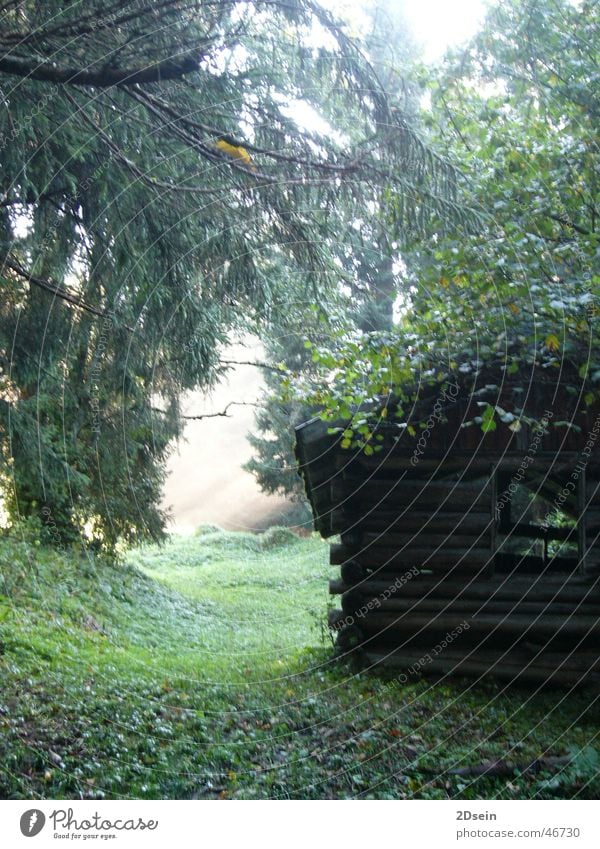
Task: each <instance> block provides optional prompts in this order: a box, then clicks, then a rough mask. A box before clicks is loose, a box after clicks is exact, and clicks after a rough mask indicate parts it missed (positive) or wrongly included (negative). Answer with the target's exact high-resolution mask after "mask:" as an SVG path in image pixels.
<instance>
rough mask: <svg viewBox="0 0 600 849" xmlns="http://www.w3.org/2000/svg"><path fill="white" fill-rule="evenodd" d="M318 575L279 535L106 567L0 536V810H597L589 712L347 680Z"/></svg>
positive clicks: (598, 717) (198, 545)
mask: <svg viewBox="0 0 600 849" xmlns="http://www.w3.org/2000/svg"><path fill="white" fill-rule="evenodd" d="M328 573H329V567H328V565H327V547H326V546H325V545H324V544H323V543H322V542H321V541H320V540H319V539H316V538H310V539H298V538H297V537H294V536H293V535H291V534H290V533H289V532H288V531H284V530H280V529H272V530H270V531H267V532H266V533H265V534H262V535H252V534H242V533H225V532H223V531H220V530H219V529H215V528H211V527H207V528H204V529H202V532H201V533H199V534H198V535H197V536H194V537H190V538H186V539H182V538H176V539H174V540H173V541H172V542H171V543H170V544H168V545H167V546H165V547H163V548H146V549H143V550H138V551H133V552H130V553H129V555H128V556H127V558H126V561H125V562H124V563H121V564H116V565H111V564H109V563H106V562H103V561H101V560H95V559H93V558H89V557H85V556H77V555H75V554H71V553H65V552H57V551H53V550H50V549H48V548H44V547H43V546H39V545H36V540H35V539H34V538H32V537H31V534H30V535H29V538H28V539H19V538H17V537H14V538H4V539H2V540H1V541H0V682H1V683H0V687H1V689H0V797H2V798H139V797H141V798H270V797H274V798H287V797H292V798H351V797H355V796H360V797H367V798H404V797H406V798H448V797H460V798H497V797H508V798H530V797H538V798H556V797H558V798H563V797H570V796H577V797H579V798H595V797H597V795H598V793H599V791H600V786H599V783H598V777H597V772H598V756H597V753H596V751H595V749H596V748H598V742H597V740H598V731H599V729H600V710H599V706H598V700H597V698H595V697H594V696H593V695H592V696H591V695H590V694H586V693H579V694H576V695H568V694H565V693H560V692H554V693H553V692H549V693H544V694H537V695H531V694H528V693H525V692H523V691H516V690H513V691H510V692H501V691H499V690H497V689H496V688H495V687H494V685H492V684H486V685H485V686H474V685H473V684H470V683H465V682H460V681H456V682H453V683H448V682H439V683H432V682H427V681H420V682H411V683H408V684H401V683H400V682H399V681H398V680H396V679H394V678H389V677H388V678H385V677H379V676H374V675H368V674H365V673H359V672H358V671H357V670H356V669H354V668H350V667H349V666H348V665H344V664H341V663H340V662H339V661H334V659H333V656H332V650H331V643H330V641H329V638H328V636H327V634H326V633H325V632H324V631H323V628H322V624H321V623H322V622H323V620H324V618H325V612H326V606H327V576H328ZM569 751H571V752H578V753H579V754H577V756H576V759H575V762H574V763H573V764H572V765H571V766H569V767H567V768H565V769H563V770H562V771H560V772H558V773H556V774H553V775H548V776H545V775H543V774H542V775H536V774H531V773H526V774H524V775H518V774H517V775H515V777H514V778H510V780H507V778H506V777H496V778H493V777H485V776H484V777H471V778H468V777H464V776H462V777H461V776H457V775H453V774H451V773H450V770H452V769H456V768H460V767H463V766H465V765H470V764H477V763H480V762H481V761H482V760H486V759H497V758H506V759H509V760H514V761H515V762H516V763H517V764H523V763H527V762H529V761H530V760H531V759H533V758H535V757H538V756H539V755H540V754H543V753H547V754H550V755H558V756H561V755H565V754H566V753H568V752H569Z"/></svg>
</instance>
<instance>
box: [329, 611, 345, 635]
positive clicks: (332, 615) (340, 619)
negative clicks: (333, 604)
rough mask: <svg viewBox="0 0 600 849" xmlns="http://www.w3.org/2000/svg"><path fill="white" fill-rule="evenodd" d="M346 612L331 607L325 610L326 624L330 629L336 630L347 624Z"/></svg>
mask: <svg viewBox="0 0 600 849" xmlns="http://www.w3.org/2000/svg"><path fill="white" fill-rule="evenodd" d="M346 620H347V614H346V613H344V611H343V610H339V609H331V610H328V611H327V625H328V627H329V628H331V630H332V631H338V630H339V629H340V628H343V627H344V625H346V624H347V621H346Z"/></svg>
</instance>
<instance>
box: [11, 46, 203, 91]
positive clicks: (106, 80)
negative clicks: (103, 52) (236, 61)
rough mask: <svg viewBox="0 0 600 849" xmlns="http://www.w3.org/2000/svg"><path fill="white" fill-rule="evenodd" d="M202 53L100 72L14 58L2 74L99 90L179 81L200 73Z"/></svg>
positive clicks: (106, 69) (196, 52)
mask: <svg viewBox="0 0 600 849" xmlns="http://www.w3.org/2000/svg"><path fill="white" fill-rule="evenodd" d="M201 59H202V54H201V52H200V51H199V50H193V51H190V52H189V53H187V54H185V55H183V56H182V57H181V59H180V60H178V61H176V60H173V59H163V60H162V61H161V62H154V63H152V64H150V65H147V66H146V67H139V68H101V69H99V70H97V71H92V70H89V69H88V68H58V67H56V66H55V65H53V64H51V63H50V62H41V63H38V64H36V63H34V62H30V61H27V60H25V59H20V58H17V57H11V56H6V55H5V56H2V57H0V71H2V72H4V73H5V74H11V75H13V76H17V77H27V78H29V79H32V80H41V81H42V82H46V83H54V84H55V85H64V84H68V85H90V86H96V87H97V88H110V87H112V86H117V85H126V86H129V85H134V84H138V85H144V84H147V83H158V82H162V81H164V80H176V79H180V78H181V77H183V76H185V74H190V73H192V72H193V71H197V70H198V68H199V66H200V61H201Z"/></svg>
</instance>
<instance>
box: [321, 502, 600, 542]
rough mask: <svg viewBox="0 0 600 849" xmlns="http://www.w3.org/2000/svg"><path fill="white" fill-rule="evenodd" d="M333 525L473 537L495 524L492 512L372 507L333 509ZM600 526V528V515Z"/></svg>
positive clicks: (340, 529) (341, 528)
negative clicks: (451, 532)
mask: <svg viewBox="0 0 600 849" xmlns="http://www.w3.org/2000/svg"><path fill="white" fill-rule="evenodd" d="M331 524H332V527H335V528H336V530H337V533H342V532H351V531H358V532H363V533H364V532H366V533H373V532H377V531H381V530H384V531H389V532H392V533H403V534H405V533H411V532H413V531H420V530H423V531H427V532H428V533H445V532H447V530H448V529H449V528H452V529H454V530H455V531H456V532H457V533H458V532H460V533H461V534H468V535H469V536H473V535H477V534H479V533H481V532H482V531H485V530H487V529H488V528H489V527H490V526H491V524H492V518H491V514H490V511H489V510H488V511H487V512H473V511H471V512H465V513H456V512H454V513H448V512H444V513H441V512H439V511H433V512H432V511H431V510H426V511H421V510H412V509H409V508H407V509H403V510H396V511H390V510H385V509H383V510H382V509H379V508H375V509H371V508H369V509H367V510H366V511H364V512H360V511H356V510H346V509H345V508H337V509H335V510H332V513H331ZM598 525H599V527H600V514H599V515H598Z"/></svg>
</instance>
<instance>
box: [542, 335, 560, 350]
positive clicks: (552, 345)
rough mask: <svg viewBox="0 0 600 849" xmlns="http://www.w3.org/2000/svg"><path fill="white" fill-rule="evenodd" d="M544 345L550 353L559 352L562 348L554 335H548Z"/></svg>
mask: <svg viewBox="0 0 600 849" xmlns="http://www.w3.org/2000/svg"><path fill="white" fill-rule="evenodd" d="M544 345H545V346H546V348H548V350H549V351H558V349H559V348H560V340H559V338H558V336H555V335H554V333H550V334H548V336H546V339H545V340H544Z"/></svg>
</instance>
